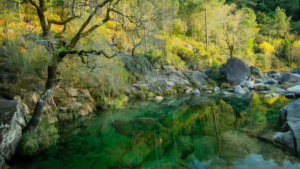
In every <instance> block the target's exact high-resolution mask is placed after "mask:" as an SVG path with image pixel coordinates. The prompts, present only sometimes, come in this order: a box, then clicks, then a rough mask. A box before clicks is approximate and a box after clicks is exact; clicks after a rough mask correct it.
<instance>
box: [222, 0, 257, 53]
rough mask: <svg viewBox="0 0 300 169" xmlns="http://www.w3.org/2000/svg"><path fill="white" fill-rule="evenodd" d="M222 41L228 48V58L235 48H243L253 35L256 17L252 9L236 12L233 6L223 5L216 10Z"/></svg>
mask: <svg viewBox="0 0 300 169" xmlns="http://www.w3.org/2000/svg"><path fill="white" fill-rule="evenodd" d="M217 14H218V18H217V21H218V23H219V27H220V28H221V31H222V39H223V41H224V42H225V43H226V45H227V46H228V49H229V52H230V57H233V53H234V50H235V48H236V47H239V46H243V45H244V43H245V42H246V41H247V39H248V38H250V37H252V36H253V35H254V34H255V30H256V28H255V27H256V21H255V20H256V16H255V13H254V11H253V10H252V9H249V8H244V9H242V10H237V9H236V6H235V5H234V4H232V5H230V6H229V5H224V6H222V7H221V8H219V9H218V10H217Z"/></svg>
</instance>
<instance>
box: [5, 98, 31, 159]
mask: <svg viewBox="0 0 300 169" xmlns="http://www.w3.org/2000/svg"><path fill="white" fill-rule="evenodd" d="M22 106H24V105H19V104H18V102H17V101H14V100H0V154H2V155H3V157H4V158H5V160H10V159H11V158H12V157H13V155H14V154H15V152H16V149H17V146H18V143H19V141H20V140H21V138H22V129H23V128H24V127H25V126H26V120H25V119H26V113H25V112H24V111H23V110H22Z"/></svg>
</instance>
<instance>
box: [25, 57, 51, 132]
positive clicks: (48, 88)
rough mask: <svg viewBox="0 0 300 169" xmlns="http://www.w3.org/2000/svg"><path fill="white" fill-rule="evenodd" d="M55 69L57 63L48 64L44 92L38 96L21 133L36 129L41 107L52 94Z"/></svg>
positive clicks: (41, 110)
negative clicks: (30, 115)
mask: <svg viewBox="0 0 300 169" xmlns="http://www.w3.org/2000/svg"><path fill="white" fill-rule="evenodd" d="M56 70H57V63H52V64H50V65H49V66H48V79H47V82H46V89H45V91H44V93H43V94H42V95H41V97H40V98H39V100H38V102H37V104H36V106H35V109H34V113H33V115H32V118H31V120H30V121H29V123H28V124H27V126H26V127H25V128H24V129H23V133H27V132H34V131H35V130H36V129H37V127H38V125H39V123H40V121H41V119H42V115H43V108H44V106H45V104H46V103H47V101H48V100H49V99H50V98H51V96H52V95H53V94H54V87H55V82H56Z"/></svg>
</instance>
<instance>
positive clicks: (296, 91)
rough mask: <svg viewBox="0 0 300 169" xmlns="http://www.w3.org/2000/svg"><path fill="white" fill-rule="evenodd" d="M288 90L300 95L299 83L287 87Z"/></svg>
mask: <svg viewBox="0 0 300 169" xmlns="http://www.w3.org/2000/svg"><path fill="white" fill-rule="evenodd" d="M287 91H288V92H290V93H294V94H295V95H300V85H297V86H293V87H290V88H288V89H287Z"/></svg>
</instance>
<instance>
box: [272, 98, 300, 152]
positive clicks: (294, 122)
mask: <svg viewBox="0 0 300 169" xmlns="http://www.w3.org/2000/svg"><path fill="white" fill-rule="evenodd" d="M299 110H300V99H298V100H296V101H295V102H293V103H291V104H288V105H286V106H285V107H283V108H282V109H281V110H280V122H281V125H282V127H281V128H282V129H284V130H286V129H289V131H287V132H284V133H283V132H279V133H277V134H276V135H275V136H274V137H273V139H274V141H275V143H276V144H277V145H278V146H280V147H282V148H284V149H286V150H287V151H289V152H290V153H292V154H294V155H298V156H299V157H300V111H299Z"/></svg>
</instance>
